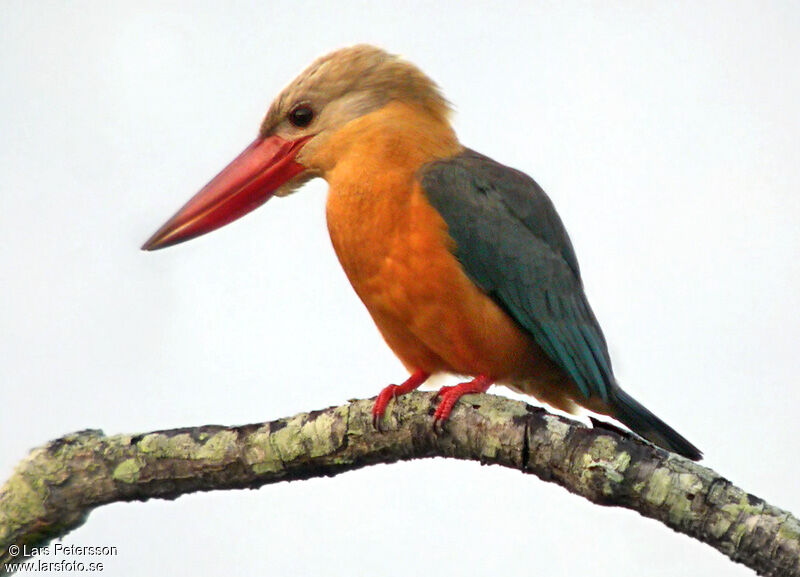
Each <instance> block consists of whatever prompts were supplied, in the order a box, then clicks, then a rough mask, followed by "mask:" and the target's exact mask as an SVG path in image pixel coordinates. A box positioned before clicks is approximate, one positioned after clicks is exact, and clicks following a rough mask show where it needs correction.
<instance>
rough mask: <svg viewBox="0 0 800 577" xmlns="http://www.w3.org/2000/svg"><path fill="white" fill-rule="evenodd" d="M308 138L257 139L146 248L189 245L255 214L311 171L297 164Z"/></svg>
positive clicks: (155, 248) (149, 242)
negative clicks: (187, 242)
mask: <svg viewBox="0 0 800 577" xmlns="http://www.w3.org/2000/svg"><path fill="white" fill-rule="evenodd" d="M307 141H308V138H307V137H306V138H300V139H298V140H293V141H288V140H284V139H283V138H280V137H279V136H270V137H267V138H257V139H256V140H255V141H253V143H252V144H251V145H250V146H248V147H247V148H246V149H244V151H243V152H242V153H241V154H240V155H239V156H237V157H236V158H235V159H234V160H233V162H231V163H230V164H229V165H228V166H226V167H225V168H224V169H223V170H222V172H220V173H219V174H218V175H217V176H215V177H214V178H213V180H211V182H209V183H208V184H207V185H205V186H204V187H203V188H202V190H200V192H198V193H197V194H195V195H194V196H193V197H192V198H191V199H190V200H189V202H187V203H186V204H185V205H184V206H183V208H181V209H180V210H179V211H178V212H177V213H176V214H175V216H173V217H172V218H171V219H169V220H168V221H167V222H166V223H165V224H164V226H162V227H161V228H159V229H158V230H157V231H156V233H155V234H154V235H153V236H151V237H150V239H149V240H148V241H147V242H146V243H144V245H143V246H142V250H157V249H159V248H164V247H167V246H171V245H173V244H178V243H179V242H184V241H186V240H189V239H192V238H195V237H196V236H200V235H201V234H205V233H207V232H211V231H212V230H215V229H218V228H220V227H221V226H225V225H226V224H228V223H229V222H232V221H234V220H236V219H237V218H239V217H242V216H244V215H245V214H247V213H248V212H250V211H252V210H255V209H256V208H258V207H259V206H261V205H262V204H264V203H265V202H267V201H268V200H269V198H270V197H271V196H272V195H273V194H274V193H275V191H276V190H277V189H278V188H280V186H281V185H282V184H284V183H285V182H287V181H289V180H291V179H292V178H294V177H295V176H297V175H298V174H300V173H301V172H303V171H304V170H305V169H306V167H305V166H303V165H302V164H300V163H299V162H296V161H295V157H296V156H297V153H298V152H299V151H300V149H301V148H302V146H303V145H304V144H305V143H306V142H307Z"/></svg>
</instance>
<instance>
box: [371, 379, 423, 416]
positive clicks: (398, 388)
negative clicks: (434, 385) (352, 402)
mask: <svg viewBox="0 0 800 577" xmlns="http://www.w3.org/2000/svg"><path fill="white" fill-rule="evenodd" d="M429 376H430V374H428V373H426V372H425V371H416V372H415V373H414V374H413V375H411V376H410V377H408V379H406V381H405V382H404V383H403V384H402V385H389V386H388V387H385V388H384V389H383V390H382V391H381V392H380V394H379V395H378V398H377V399H375V404H374V405H372V426H373V427H375V428H376V429H380V424H381V419H382V418H383V414H384V413H385V412H386V406H387V405H388V404H389V401H391V400H392V399H394V398H396V397H399V396H401V395H405V394H406V393H410V392H411V391H413V390H414V389H418V388H419V386H420V385H421V384H422V383H424V382H425V381H426V380H428V377H429Z"/></svg>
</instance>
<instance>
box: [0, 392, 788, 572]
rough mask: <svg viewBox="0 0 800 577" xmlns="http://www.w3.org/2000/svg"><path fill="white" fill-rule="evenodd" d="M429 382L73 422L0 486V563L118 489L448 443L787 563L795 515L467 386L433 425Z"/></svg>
mask: <svg viewBox="0 0 800 577" xmlns="http://www.w3.org/2000/svg"><path fill="white" fill-rule="evenodd" d="M434 406H435V399H434V395H433V394H431V393H412V394H410V395H407V396H405V397H403V398H401V399H398V400H397V401H396V402H393V403H391V404H390V407H389V411H388V413H387V418H386V421H385V424H384V427H383V429H384V430H383V432H378V431H376V430H374V429H373V427H372V416H371V408H372V401H370V400H360V401H352V402H350V403H349V404H347V405H343V406H340V407H331V408H328V409H325V410H321V411H312V412H310V413H302V414H299V415H296V416H294V417H289V418H285V419H279V420H276V421H272V422H268V423H262V424H254V425H245V426H239V427H221V426H202V427H193V428H192V427H190V428H181V429H173V430H168V431H157V432H153V433H147V434H139V435H115V436H111V437H108V436H105V435H104V434H103V433H102V431H93V430H87V431H81V432H78V433H74V434H71V435H67V436H65V437H62V438H60V439H58V440H56V441H52V442H51V443H49V444H48V445H47V446H46V447H42V448H38V449H34V450H33V451H32V452H31V453H30V455H29V456H28V457H27V458H26V459H24V460H23V461H22V462H21V463H20V464H19V465H18V466H17V468H16V470H15V472H14V473H13V475H12V476H11V478H10V479H9V480H8V481H7V482H6V483H5V484H4V485H3V486H2V487H0V573H2V572H3V569H4V568H5V567H6V563H8V562H14V561H19V560H20V559H21V555H14V554H13V552H14V551H15V547H14V546H16V547H18V548H19V549H20V550H23V546H27V547H28V549H30V548H31V547H40V546H44V545H46V544H47V543H48V542H49V541H50V540H51V539H54V538H56V537H59V536H62V535H64V534H66V533H67V532H69V531H70V530H72V529H74V528H76V527H78V526H80V525H81V524H83V523H84V522H85V521H86V518H87V516H88V514H89V512H91V511H92V509H94V508H95V507H98V506H100V505H104V504H106V503H112V502H117V501H136V500H146V499H150V498H154V497H156V498H162V499H175V498H177V497H179V496H180V495H184V494H187V493H192V492H195V491H212V490H222V489H240V488H254V487H259V486H261V485H265V484H267V483H275V482H279V481H292V480H297V479H306V478H309V477H319V476H330V475H336V474H339V473H343V472H345V471H350V470H353V469H358V468H361V467H365V466H368V465H373V464H376V463H393V462H396V461H400V460H410V459H420V458H428V457H450V458H455V459H465V460H473V461H479V462H480V463H483V464H496V465H502V466H505V467H511V468H514V469H519V470H521V471H522V472H524V473H530V474H533V475H536V476H537V477H539V478H540V479H542V480H544V481H549V482H554V483H558V484H559V485H562V486H563V487H565V488H566V489H567V490H568V491H570V492H572V493H575V494H577V495H580V496H582V497H585V498H586V499H588V500H589V501H591V502H593V503H596V504H598V505H606V506H618V507H626V508H628V509H632V510H634V511H638V512H639V513H640V514H641V515H643V516H645V517H650V518H652V519H657V520H658V521H661V522H662V523H663V524H665V525H667V526H668V527H670V528H672V529H674V530H675V531H678V532H681V533H685V534H687V535H689V536H691V537H694V538H695V539H698V540H700V541H702V542H704V543H707V544H709V545H711V546H712V547H714V548H716V549H718V550H719V551H721V552H722V553H724V554H725V555H727V556H728V557H730V558H731V559H732V560H734V561H737V562H739V563H743V564H745V565H747V566H748V567H751V568H752V569H754V570H755V571H756V572H757V573H759V574H761V575H771V576H797V577H800V523H798V520H797V519H796V518H795V517H794V516H792V515H791V514H790V513H788V512H786V511H782V510H781V509H778V508H777V507H774V506H772V505H769V504H767V503H765V502H764V501H763V500H762V499H759V498H758V497H755V496H753V495H751V494H749V493H747V492H746V491H744V490H742V489H739V488H738V487H736V486H734V485H733V484H732V483H731V482H730V481H728V480H727V479H725V478H724V477H722V476H720V475H719V474H718V473H716V472H714V471H712V470H711V469H708V468H706V467H703V466H701V465H698V464H696V463H693V462H691V461H688V460H686V459H684V458H682V457H680V456H678V455H675V454H671V453H668V452H666V451H664V450H662V449H659V448H657V447H655V446H653V445H651V444H649V443H647V442H646V441H643V440H641V439H640V438H638V437H636V436H634V435H632V434H629V433H626V432H624V431H620V430H617V429H616V428H614V427H610V426H595V427H594V428H589V427H586V426H584V425H583V424H581V423H578V422H576V421H573V420H570V419H567V418H564V417H560V416H556V415H553V414H550V413H548V412H546V411H544V410H543V409H540V408H534V407H531V406H529V405H527V404H525V403H521V402H518V401H511V400H508V399H505V398H502V397H495V396H490V395H470V396H467V397H464V399H463V400H462V401H461V402H459V403H458V404H457V405H456V409H455V410H454V411H453V414H452V416H451V418H450V420H449V421H448V423H447V425H446V426H445V428H444V431H442V432H437V431H434V429H433V427H432V423H431V417H430V415H431V414H432V412H433V408H434Z"/></svg>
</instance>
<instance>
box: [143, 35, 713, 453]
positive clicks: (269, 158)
mask: <svg viewBox="0 0 800 577" xmlns="http://www.w3.org/2000/svg"><path fill="white" fill-rule="evenodd" d="M451 112H452V107H451V105H450V103H449V102H448V101H447V100H446V98H445V97H444V96H443V94H442V92H441V90H440V88H439V86H438V85H437V84H436V83H435V82H434V81H433V80H431V79H430V78H429V77H428V76H427V75H426V74H425V73H424V72H422V71H421V69H420V68H418V67H417V66H416V65H414V64H412V63H411V62H408V61H407V60H405V59H404V58H402V57H400V56H397V55H395V54H392V53H389V52H387V51H385V50H384V49H382V48H378V47H375V46H371V45H366V44H359V45H355V46H349V47H345V48H341V49H338V50H336V51H334V52H331V53H329V54H327V55H324V56H322V57H320V58H318V59H316V60H315V61H314V62H313V63H312V64H311V65H310V66H309V67H308V68H307V69H306V70H305V71H303V72H302V73H301V74H300V75H299V76H298V77H297V78H296V79H295V80H294V81H292V82H291V83H290V84H288V85H287V86H286V88H284V89H283V90H282V91H281V92H280V93H279V95H278V96H277V98H275V100H274V101H273V102H272V104H271V105H270V107H269V109H268V111H267V113H266V116H265V117H264V119H263V121H262V123H261V125H260V129H259V132H258V136H257V138H256V139H255V140H254V141H253V142H252V143H251V144H250V145H249V146H248V147H247V148H246V149H245V150H244V151H243V152H242V153H241V154H240V155H239V156H237V157H236V158H235V159H234V160H233V161H232V162H231V163H230V164H229V165H228V166H227V167H226V168H224V169H223V170H222V171H221V172H220V173H219V174H218V175H217V176H216V177H214V178H213V179H212V180H211V181H210V182H209V183H208V184H207V185H206V186H205V187H203V188H202V189H201V190H200V191H199V192H198V193H197V194H196V195H195V196H193V197H192V198H191V199H190V200H189V201H188V202H187V203H186V204H185V205H184V206H183V207H182V208H181V209H180V210H178V212H177V213H176V214H175V215H174V216H173V217H172V218H171V219H169V220H168V221H167V222H166V223H165V224H164V225H163V226H162V227H161V228H159V229H158V230H157V231H156V232H155V234H153V235H152V236H151V237H150V239H149V240H148V241H147V242H146V243H145V244H144V245H143V246H142V249H143V250H155V249H161V248H164V247H167V246H171V245H174V244H177V243H180V242H184V241H186V240H189V239H192V238H195V237H197V236H199V235H202V234H205V233H207V232H210V231H212V230H214V229H217V228H219V227H221V226H224V225H226V224H228V223H230V222H232V221H233V220H236V219H237V218H239V217H241V216H243V215H244V214H247V213H249V212H250V211H252V210H254V209H255V208H257V207H259V206H260V205H262V204H263V203H265V202H266V201H267V200H268V199H269V198H271V197H273V196H278V197H284V196H288V195H289V194H291V193H293V192H295V191H296V190H297V189H298V188H300V187H301V186H302V185H303V184H305V183H307V182H308V181H309V180H312V179H314V178H323V179H324V180H326V181H327V183H328V195H327V200H326V220H327V226H328V231H329V233H330V238H331V241H332V245H333V248H334V251H335V253H336V255H337V257H338V259H339V262H340V263H341V266H342V267H343V269H344V271H345V273H346V276H347V278H348V280H349V281H350V283H351V284H352V286H353V288H354V289H355V292H356V294H357V295H358V297H359V298H360V299H361V301H362V302H363V304H364V305H365V306H366V308H367V310H368V311H369V313H370V315H371V316H372V318H373V320H374V322H375V324H376V325H377V328H378V329H379V331H380V333H381V335H382V336H383V338H384V340H385V341H386V343H387V344H388V346H389V347H390V348H391V350H392V351H393V352H394V354H395V355H396V356H397V357H398V358H399V359H400V361H401V362H402V364H403V365H404V366H405V368H406V369H407V370H408V372H409V376H408V378H407V379H406V380H405V381H404V382H402V383H401V384H399V385H396V384H392V385H388V386H386V387H384V388H383V389H382V390H381V391H380V394H379V395H378V396H377V397H376V400H375V403H374V405H373V409H372V415H373V420H374V423H375V425H376V426H378V427H380V423H381V420H382V419H383V417H384V414H385V411H386V409H387V406H388V405H389V403H391V402H392V401H393V399H395V398H396V397H398V396H400V395H403V394H406V393H409V392H411V391H413V390H415V389H417V388H419V387H420V386H421V385H422V384H423V383H425V382H426V381H427V380H428V378H429V377H431V376H432V375H439V374H452V375H458V376H460V377H463V378H464V379H465V380H464V382H462V383H460V384H458V385H454V386H445V387H442V388H441V389H440V390H439V392H438V397H439V398H440V400H439V402H438V405H437V407H436V410H435V413H434V415H433V422H434V426H436V425H437V424H440V425H441V424H443V423H445V422H446V421H447V419H448V417H449V416H450V413H451V411H452V410H453V408H454V406H455V404H456V403H457V402H458V400H459V399H460V398H461V397H462V396H463V395H465V394H471V393H483V392H485V391H486V390H487V389H488V388H489V387H490V386H491V385H493V384H497V385H504V386H507V387H509V388H510V389H512V390H514V391H517V392H520V393H524V394H527V395H530V396H533V397H534V398H536V399H538V400H539V401H541V402H544V403H547V404H549V405H551V406H553V407H555V408H557V409H560V410H563V411H567V412H570V413H574V412H576V411H577V410H578V408H579V407H583V408H585V409H588V410H589V411H591V412H593V413H596V414H601V415H606V416H609V417H611V418H613V419H616V420H617V421H619V422H621V423H622V424H624V425H626V426H627V427H628V428H629V429H631V430H632V431H633V432H635V433H637V434H638V435H640V436H641V437H643V438H644V439H646V440H648V441H650V442H652V443H654V444H655V445H658V446H660V447H661V448H663V449H666V450H669V451H672V452H675V453H678V454H680V455H682V456H684V457H686V458H688V459H692V460H700V459H701V458H702V453H701V452H700V450H698V449H697V447H695V446H694V445H693V444H692V443H690V442H689V441H688V440H686V439H685V438H684V437H683V436H681V435H680V434H679V433H678V432H677V431H675V430H674V429H673V428H672V427H670V426H669V425H667V424H666V423H665V422H664V421H662V420H661V419H659V418H658V417H657V416H656V415H655V414H653V413H652V412H650V411H649V410H648V409H647V408H645V407H644V406H643V405H642V404H641V403H639V402H638V401H636V400H635V399H634V398H633V397H632V396H630V395H629V394H628V393H626V392H625V391H624V390H623V389H622V388H621V386H620V385H619V384H618V382H617V380H616V378H615V376H614V372H613V370H612V366H611V359H610V355H609V351H608V346H607V344H606V339H605V337H604V335H603V332H602V330H601V328H600V325H599V323H598V321H597V318H596V317H595V314H594V313H593V311H592V308H591V307H590V305H589V302H588V300H587V297H586V294H585V290H584V285H583V281H582V278H581V273H580V268H579V266H578V260H577V258H576V256H575V251H574V249H573V246H572V243H571V241H570V238H569V236H568V234H567V231H566V229H565V227H564V224H563V223H562V220H561V218H560V217H559V215H558V213H557V212H556V209H555V207H554V205H553V202H552V201H551V199H550V198H549V197H548V196H547V194H546V193H545V192H544V191H543V190H542V188H541V187H540V186H539V185H538V184H537V183H536V182H535V181H534V180H533V179H532V178H531V177H530V176H528V175H526V174H525V173H523V172H521V171H519V170H516V169H513V168H510V167H508V166H505V165H503V164H500V163H499V162H496V161H494V160H492V159H491V158H488V157H487V156H484V155H482V154H480V153H478V152H475V151H474V150H472V149H470V148H467V147H465V146H464V145H462V144H461V143H460V141H459V139H458V137H457V136H456V133H455V131H454V129H453V126H452V124H451V121H450V117H451Z"/></svg>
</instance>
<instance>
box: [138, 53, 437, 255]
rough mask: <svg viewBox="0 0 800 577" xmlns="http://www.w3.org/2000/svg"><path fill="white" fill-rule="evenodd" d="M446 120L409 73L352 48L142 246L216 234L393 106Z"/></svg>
mask: <svg viewBox="0 0 800 577" xmlns="http://www.w3.org/2000/svg"><path fill="white" fill-rule="evenodd" d="M398 101H399V102H402V103H405V104H408V105H410V106H413V107H414V108H416V109H418V110H420V111H421V112H423V113H424V114H427V115H429V116H431V117H433V118H438V119H441V120H446V117H447V115H448V112H449V106H448V103H447V101H446V100H445V99H444V97H443V96H442V95H441V93H440V92H439V89H438V87H437V86H436V84H435V83H434V82H433V81H432V80H430V79H429V78H428V77H427V76H426V75H425V74H423V73H422V72H421V71H420V70H419V69H418V68H417V67H416V66H414V65H413V64H411V63H409V62H406V61H405V60H403V59H401V58H399V57H397V56H395V55H393V54H389V53H387V52H385V51H383V50H381V49H379V48H375V47H373V46H368V45H358V46H353V47H349V48H343V49H341V50H337V51H336V52H333V53H331V54H328V55H326V56H323V57H321V58H319V59H317V60H316V61H315V62H313V63H312V64H311V66H309V67H308V68H307V69H306V70H305V71H303V72H302V73H301V74H300V75H299V76H298V77H297V78H296V79H295V80H294V81H293V82H291V83H290V84H289V85H288V86H287V87H286V88H285V89H284V90H283V91H282V92H281V93H280V94H279V95H278V97H277V98H276V99H275V100H274V101H273V103H272V105H271V106H270V107H269V111H268V112H267V115H266V117H265V118H264V120H263V122H262V123H261V128H260V130H259V135H258V137H257V138H256V139H255V141H253V142H252V143H251V144H250V146H248V147H247V148H246V149H245V150H244V151H243V152H242V153H241V154H239V156H237V157H236V158H235V159H234V160H233V162H231V163H230V164H229V165H228V166H227V167H225V168H224V169H223V170H222V172H220V173H219V174H218V175H217V176H216V177H214V178H213V179H212V180H211V181H210V182H209V183H208V184H207V185H206V186H205V187H203V189H201V190H200V192H198V193H197V194H196V195H195V196H194V197H192V198H191V199H190V200H189V202H187V203H186V204H185V205H184V206H183V207H182V208H181V209H180V210H179V211H178V212H177V213H176V214H175V215H174V216H173V217H172V218H171V219H170V220H169V221H167V222H166V223H165V224H164V225H163V226H162V227H161V228H160V229H159V230H158V231H157V232H156V233H155V234H154V235H153V236H152V237H151V238H150V239H149V240H148V241H147V242H146V243H145V244H144V246H143V247H142V248H143V249H144V250H155V249H159V248H164V247H167V246H170V245H173V244H177V243H180V242H183V241H186V240H189V239H191V238H194V237H197V236H200V235H202V234H205V233H207V232H210V231H212V230H215V229H217V228H219V227H221V226H224V225H225V224H228V223H229V222H232V221H233V220H236V219H237V218H239V217H241V216H243V215H245V214H247V213H248V212H250V211H252V210H254V209H255V208H257V207H259V206H261V205H262V204H263V203H265V202H266V201H267V200H269V198H270V197H272V196H285V195H287V194H290V193H291V192H293V191H294V190H296V189H297V188H299V187H300V186H302V185H303V184H304V183H306V182H308V181H309V180H311V179H312V178H315V177H318V176H322V177H325V176H326V174H327V172H328V171H329V170H330V169H331V168H333V166H334V165H335V163H336V158H337V150H336V148H337V147H339V146H341V144H340V140H341V139H337V138H336V136H337V134H341V133H342V132H343V131H344V129H345V128H346V127H347V126H348V125H350V124H351V123H352V122H354V121H357V120H358V119H360V118H362V117H365V116H367V115H369V114H370V113H372V112H375V111H378V110H380V109H382V108H383V107H385V106H387V105H388V104H390V103H392V102H398Z"/></svg>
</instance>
